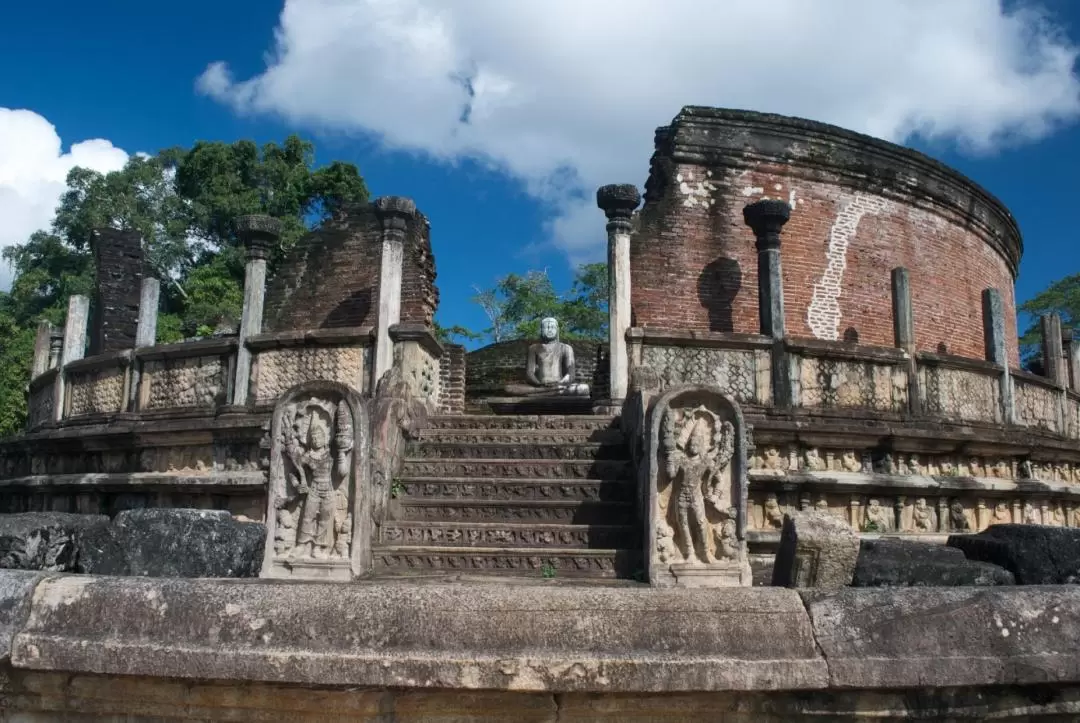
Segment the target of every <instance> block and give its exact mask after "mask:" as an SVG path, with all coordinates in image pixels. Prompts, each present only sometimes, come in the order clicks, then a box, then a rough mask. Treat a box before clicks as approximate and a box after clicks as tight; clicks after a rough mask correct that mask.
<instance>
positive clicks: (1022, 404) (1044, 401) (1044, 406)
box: [1014, 379, 1059, 432]
mask: <svg viewBox="0 0 1080 723" xmlns="http://www.w3.org/2000/svg"><path fill="white" fill-rule="evenodd" d="M1014 381H1015V384H1014V397H1015V404H1016V420H1017V422H1019V423H1020V424H1022V425H1024V426H1025V427H1042V428H1043V429H1047V430H1050V431H1051V432H1057V431H1059V430H1058V419H1057V407H1058V395H1057V394H1056V393H1055V392H1053V391H1051V390H1050V389H1046V388H1045V387H1041V386H1038V385H1035V384H1030V383H1028V382H1024V381H1021V380H1019V379H1015V380H1014Z"/></svg>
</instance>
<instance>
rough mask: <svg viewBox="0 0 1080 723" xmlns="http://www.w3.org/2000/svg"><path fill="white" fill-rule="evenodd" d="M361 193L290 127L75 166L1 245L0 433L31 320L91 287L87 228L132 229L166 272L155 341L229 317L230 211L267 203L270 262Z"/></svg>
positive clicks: (18, 423)
mask: <svg viewBox="0 0 1080 723" xmlns="http://www.w3.org/2000/svg"><path fill="white" fill-rule="evenodd" d="M367 199H368V191H367V187H366V185H365V184H364V180H363V178H362V177H361V176H360V173H359V171H358V170H357V168H356V166H354V165H352V164H349V163H342V162H337V161H335V162H333V163H331V164H329V165H327V166H322V167H316V166H315V148H314V146H313V145H312V144H311V143H310V142H308V141H305V140H303V139H301V138H299V137H298V136H290V137H288V138H287V139H285V141H284V143H282V144H280V145H279V144H277V143H267V144H265V145H263V146H261V147H260V146H258V145H256V144H255V143H253V142H251V141H238V142H236V143H231V144H230V143H221V142H199V143H196V144H195V145H194V146H193V147H192V148H190V149H183V148H169V149H166V150H163V151H161V152H160V153H158V154H157V155H156V156H135V157H132V158H131V159H130V160H129V161H128V163H127V164H126V165H125V166H124V168H123V169H121V170H119V171H116V172H113V173H109V174H101V173H97V172H95V171H91V170H89V169H85V168H74V169H72V170H71V172H70V173H69V174H68V177H67V189H66V191H65V192H64V194H63V196H62V197H61V199H60V202H59V204H58V206H57V209H56V215H55V217H54V218H53V222H52V224H51V226H50V228H49V229H47V230H41V231H37V232H35V233H34V234H32V235H31V236H30V238H29V239H27V241H26V242H25V243H23V244H20V245H16V246H13V247H10V248H8V249H5V250H4V254H3V257H4V259H5V260H6V261H8V262H9V263H10V264H11V266H12V268H13V270H14V272H15V278H14V281H13V283H12V287H11V291H10V292H8V293H0V436H5V435H8V434H13V433H17V432H18V431H19V430H20V429H21V427H22V425H23V424H24V420H25V399H24V390H25V386H26V382H27V381H28V375H29V367H30V361H31V353H32V346H33V336H34V329H35V327H36V324H37V322H38V320H39V319H47V320H48V321H50V322H52V323H53V324H56V325H61V324H63V321H64V316H65V314H66V309H67V300H68V297H69V296H70V295H71V294H87V295H89V294H91V293H92V291H93V289H94V269H93V260H92V254H91V239H92V235H93V231H94V229H97V228H102V227H111V228H118V229H129V230H136V231H138V232H139V233H140V235H141V236H142V238H143V241H144V251H145V254H146V259H147V262H148V264H149V265H150V266H151V267H152V268H153V269H154V271H155V272H156V273H157V274H158V275H159V277H160V278H162V279H163V280H164V281H165V284H164V285H163V289H162V302H161V304H162V306H161V310H160V311H161V313H160V316H159V322H158V340H159V341H161V342H168V341H178V340H180V339H182V338H185V337H190V336H193V335H199V336H202V335H206V334H209V333H211V332H213V331H214V330H215V329H217V328H220V327H222V326H226V327H227V326H235V325H236V323H237V322H238V321H239V318H240V310H241V305H242V299H243V274H244V258H243V250H242V249H241V248H240V243H239V239H237V238H236V235H235V233H234V232H233V227H234V222H235V220H236V218H237V217H238V216H241V215H244V214H249V213H268V214H270V215H272V216H275V217H277V218H278V219H280V220H281V222H282V225H283V228H284V233H283V236H282V239H281V243H280V244H279V246H278V248H277V249H275V250H274V254H273V256H272V258H271V263H270V273H273V271H274V269H275V267H276V264H277V263H278V262H279V261H280V259H281V258H282V256H283V254H284V253H285V251H286V250H287V249H288V248H289V247H290V246H291V245H292V244H294V243H295V242H296V240H297V239H298V238H300V236H302V235H303V234H304V233H305V232H306V231H308V230H310V229H311V228H313V227H315V226H317V225H318V224H320V223H322V222H323V221H324V220H326V219H328V218H331V217H334V216H337V215H338V214H340V213H341V212H342V211H343V210H344V209H346V208H347V207H348V206H349V205H350V204H356V203H363V202H365V201H367Z"/></svg>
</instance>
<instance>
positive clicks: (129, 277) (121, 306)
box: [89, 228, 157, 355]
mask: <svg viewBox="0 0 1080 723" xmlns="http://www.w3.org/2000/svg"><path fill="white" fill-rule="evenodd" d="M90 245H91V247H92V248H93V250H94V267H95V269H96V271H97V274H96V276H97V279H96V281H97V287H96V290H95V291H94V302H93V305H92V307H91V308H92V311H91V313H92V320H91V322H90V350H89V353H90V354H91V355H94V354H105V353H108V352H113V351H120V350H122V349H131V348H132V347H134V346H135V327H136V326H137V325H138V322H139V291H140V285H141V283H142V278H143V274H144V273H145V270H146V269H145V261H144V259H143V249H142V237H141V236H140V235H139V233H138V231H127V230H119V229H112V228H102V229H98V230H97V231H95V232H94V235H93V239H91V242H90ZM154 313H157V310H156V309H155V310H154Z"/></svg>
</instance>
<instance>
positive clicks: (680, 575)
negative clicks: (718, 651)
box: [643, 386, 750, 587]
mask: <svg viewBox="0 0 1080 723" xmlns="http://www.w3.org/2000/svg"><path fill="white" fill-rule="evenodd" d="M647 428H648V430H649V447H650V449H649V479H648V484H647V485H646V486H645V490H643V491H644V492H645V493H646V494H647V495H648V500H647V502H646V505H645V507H646V512H647V519H648V530H647V534H646V536H645V545H646V547H645V560H646V561H647V565H648V570H649V582H650V583H651V584H653V585H661V586H666V585H680V586H685V587H733V586H746V585H750V564H749V561H748V560H747V554H746V486H747V478H746V467H747V465H746V427H745V424H744V422H743V418H742V412H741V411H740V410H739V407H738V405H737V404H735V402H733V401H732V400H731V399H730V398H729V397H727V396H725V395H724V394H722V393H721V392H720V391H719V390H717V389H714V388H712V387H702V386H688V387H679V388H677V389H674V390H671V391H669V392H668V393H666V394H664V395H663V396H661V397H660V398H659V399H658V400H657V401H656V404H655V405H654V406H653V408H652V409H651V410H650V412H649V423H648V427H647Z"/></svg>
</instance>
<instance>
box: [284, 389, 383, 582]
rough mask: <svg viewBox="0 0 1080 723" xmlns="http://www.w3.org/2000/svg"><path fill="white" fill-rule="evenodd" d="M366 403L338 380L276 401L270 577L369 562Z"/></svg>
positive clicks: (325, 573) (331, 575) (342, 575)
mask: <svg viewBox="0 0 1080 723" xmlns="http://www.w3.org/2000/svg"><path fill="white" fill-rule="evenodd" d="M366 439H367V418H366V411H365V409H364V407H363V405H362V404H361V402H360V400H359V398H358V397H357V396H356V395H355V393H354V392H352V391H351V390H349V389H348V388H347V387H345V386H344V385H341V384H337V383H333V382H321V381H318V382H309V383H306V384H301V385H299V386H298V387H296V388H294V389H293V390H290V391H289V392H288V393H287V394H285V395H284V396H283V397H282V398H281V400H279V402H278V404H277V406H276V407H275V409H274V419H273V431H272V437H271V444H272V448H271V457H270V488H269V505H268V509H267V515H266V521H267V543H266V553H265V555H266V557H265V560H264V564H263V572H262V574H263V576H264V577H303V578H313V579H333V580H349V579H352V578H353V577H355V576H357V575H361V574H364V573H366V572H368V571H369V570H370V565H371V548H370V544H371V541H370V534H371V526H370V524H369V515H370V502H371V500H370V498H371V493H370V489H369V485H368V473H367V469H368V449H367V446H366Z"/></svg>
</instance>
